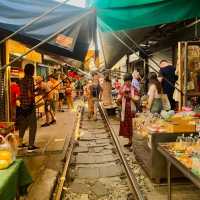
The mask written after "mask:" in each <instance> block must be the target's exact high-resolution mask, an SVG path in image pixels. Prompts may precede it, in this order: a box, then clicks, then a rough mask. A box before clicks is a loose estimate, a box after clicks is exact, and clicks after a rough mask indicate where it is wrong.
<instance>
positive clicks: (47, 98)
mask: <svg viewBox="0 0 200 200" xmlns="http://www.w3.org/2000/svg"><path fill="white" fill-rule="evenodd" d="M39 89H40V91H41V94H42V96H43V100H44V109H45V116H46V122H45V123H44V124H42V125H41V127H47V126H49V125H51V124H55V123H56V120H55V117H54V113H53V110H52V105H51V104H52V101H53V90H52V89H53V84H52V83H51V82H49V81H48V82H45V81H41V82H40V84H39Z"/></svg>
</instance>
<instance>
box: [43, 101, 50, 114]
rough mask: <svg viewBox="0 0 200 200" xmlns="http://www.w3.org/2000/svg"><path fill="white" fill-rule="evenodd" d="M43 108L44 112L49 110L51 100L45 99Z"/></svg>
mask: <svg viewBox="0 0 200 200" xmlns="http://www.w3.org/2000/svg"><path fill="white" fill-rule="evenodd" d="M44 110H45V112H49V111H50V110H51V101H49V100H46V101H45V103H44Z"/></svg>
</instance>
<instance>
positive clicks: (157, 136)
mask: <svg viewBox="0 0 200 200" xmlns="http://www.w3.org/2000/svg"><path fill="white" fill-rule="evenodd" d="M151 124H153V125H154V124H155V125H156V124H158V122H157V121H155V122H151ZM137 126H138V125H137ZM145 127H148V125H146V124H145ZM143 128H144V127H142V128H141V127H139V133H138V135H140V130H141V134H142V129H143ZM191 133H193V134H197V133H195V125H194V124H189V123H187V121H186V120H185V121H184V123H183V122H179V121H178V120H177V121H173V122H164V125H163V126H162V127H161V128H160V129H158V131H153V130H151V129H147V133H146V135H145V136H143V135H144V134H143V135H142V136H143V138H142V139H141V140H140V141H139V143H140V144H139V145H138V146H135V148H134V151H135V155H136V158H137V159H138V160H139V161H140V162H141V164H142V166H143V168H144V170H145V171H146V173H147V174H148V175H149V177H150V178H151V179H152V180H153V181H154V182H156V183H160V182H161V180H162V179H166V178H167V173H166V171H167V168H166V160H165V158H164V157H163V156H162V155H161V154H160V152H158V150H157V146H158V144H159V143H165V142H174V141H176V139H177V137H178V136H181V135H182V134H185V136H189V135H190V134H191ZM134 143H135V141H134V135H133V144H134ZM136 145H137V144H136ZM172 176H173V177H174V178H175V177H176V178H179V177H183V175H182V173H180V172H179V171H178V170H177V169H176V168H173V169H172Z"/></svg>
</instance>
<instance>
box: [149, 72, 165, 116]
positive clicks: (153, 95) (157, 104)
mask: <svg viewBox="0 0 200 200" xmlns="http://www.w3.org/2000/svg"><path fill="white" fill-rule="evenodd" d="M161 95H162V86H161V83H160V82H159V80H158V78H157V74H156V73H155V72H150V74H149V90H148V105H147V108H148V109H149V110H150V112H151V113H160V112H161V110H162V107H163V106H162V98H161Z"/></svg>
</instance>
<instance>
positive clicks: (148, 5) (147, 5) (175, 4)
mask: <svg viewBox="0 0 200 200" xmlns="http://www.w3.org/2000/svg"><path fill="white" fill-rule="evenodd" d="M88 4H89V6H92V7H95V8H96V10H97V16H98V17H99V18H100V19H101V20H102V21H103V22H104V23H105V24H107V25H108V26H109V27H110V28H111V29H112V30H113V31H119V30H128V29H138V28H145V27H150V26H155V25H159V24H165V23H171V22H175V21H182V20H186V19H190V18H194V17H199V16H200V9H199V7H200V1H199V0H189V1H188V0H117V1H116V0H88ZM106 31H108V30H106Z"/></svg>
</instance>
